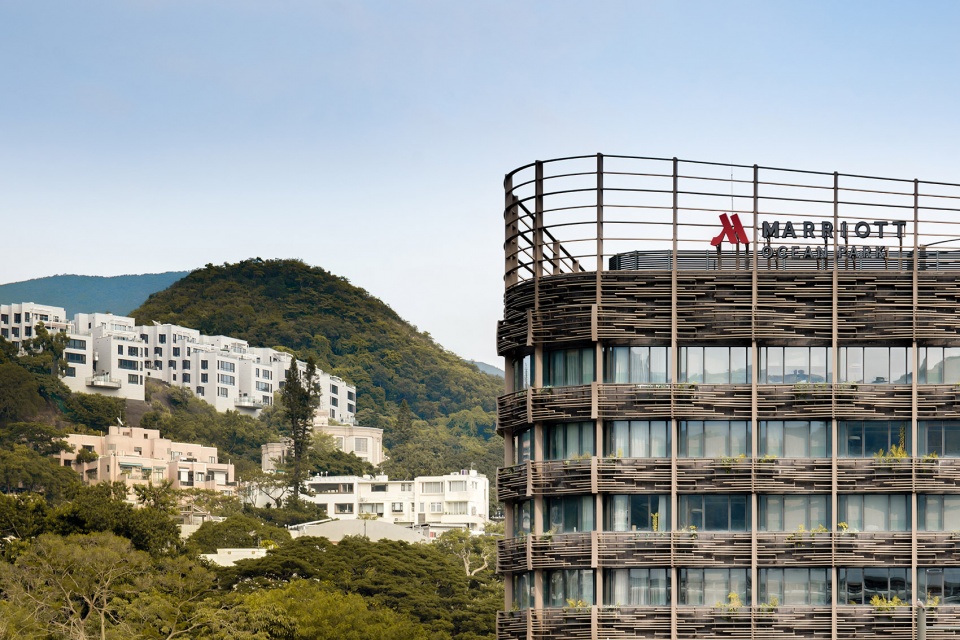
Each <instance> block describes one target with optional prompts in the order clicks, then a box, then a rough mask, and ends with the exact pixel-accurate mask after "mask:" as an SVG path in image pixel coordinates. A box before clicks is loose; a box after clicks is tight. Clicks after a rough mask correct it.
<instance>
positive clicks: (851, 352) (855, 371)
mask: <svg viewBox="0 0 960 640" xmlns="http://www.w3.org/2000/svg"><path fill="white" fill-rule="evenodd" d="M840 353H841V355H842V357H844V359H845V361H846V362H845V363H844V364H845V365H846V369H843V368H841V371H840V375H841V376H842V379H841V380H840V382H863V348H862V347H846V348H844V349H840Z"/></svg>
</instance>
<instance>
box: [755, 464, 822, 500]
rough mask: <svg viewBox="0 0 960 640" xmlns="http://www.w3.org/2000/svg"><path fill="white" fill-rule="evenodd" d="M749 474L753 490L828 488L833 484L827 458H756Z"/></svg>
mask: <svg viewBox="0 0 960 640" xmlns="http://www.w3.org/2000/svg"><path fill="white" fill-rule="evenodd" d="M753 474H754V490H755V491H758V492H763V493H778V492H781V491H784V492H790V491H830V490H831V489H832V487H833V477H832V476H833V462H832V461H831V460H830V458H774V459H770V458H759V459H757V460H754V464H753Z"/></svg>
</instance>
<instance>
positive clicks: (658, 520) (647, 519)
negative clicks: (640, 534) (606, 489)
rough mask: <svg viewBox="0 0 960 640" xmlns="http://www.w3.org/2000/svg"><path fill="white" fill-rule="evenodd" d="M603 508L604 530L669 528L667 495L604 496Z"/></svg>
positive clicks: (668, 499) (657, 529)
mask: <svg viewBox="0 0 960 640" xmlns="http://www.w3.org/2000/svg"><path fill="white" fill-rule="evenodd" d="M603 509H604V530H606V531H669V530H670V496H668V495H645V494H641V495H624V496H606V498H605V500H604V507H603Z"/></svg>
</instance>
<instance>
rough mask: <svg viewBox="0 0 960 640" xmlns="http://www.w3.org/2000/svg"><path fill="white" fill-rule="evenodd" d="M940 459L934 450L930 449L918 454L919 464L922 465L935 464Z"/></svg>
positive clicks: (931, 465)
mask: <svg viewBox="0 0 960 640" xmlns="http://www.w3.org/2000/svg"><path fill="white" fill-rule="evenodd" d="M939 461H940V456H938V455H937V452H936V451H931V452H930V453H925V454H923V455H922V456H920V464H921V465H923V466H930V467H933V466H936V465H937V464H938V463H939Z"/></svg>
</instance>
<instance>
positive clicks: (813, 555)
mask: <svg viewBox="0 0 960 640" xmlns="http://www.w3.org/2000/svg"><path fill="white" fill-rule="evenodd" d="M757 564H758V565H759V566H766V567H781V566H793V567H797V566H801V567H802V566H808V567H823V566H830V565H832V564H833V534H832V533H830V532H826V533H814V532H812V531H806V532H802V533H801V532H799V531H796V532H792V533H789V532H785V531H758V532H757Z"/></svg>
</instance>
